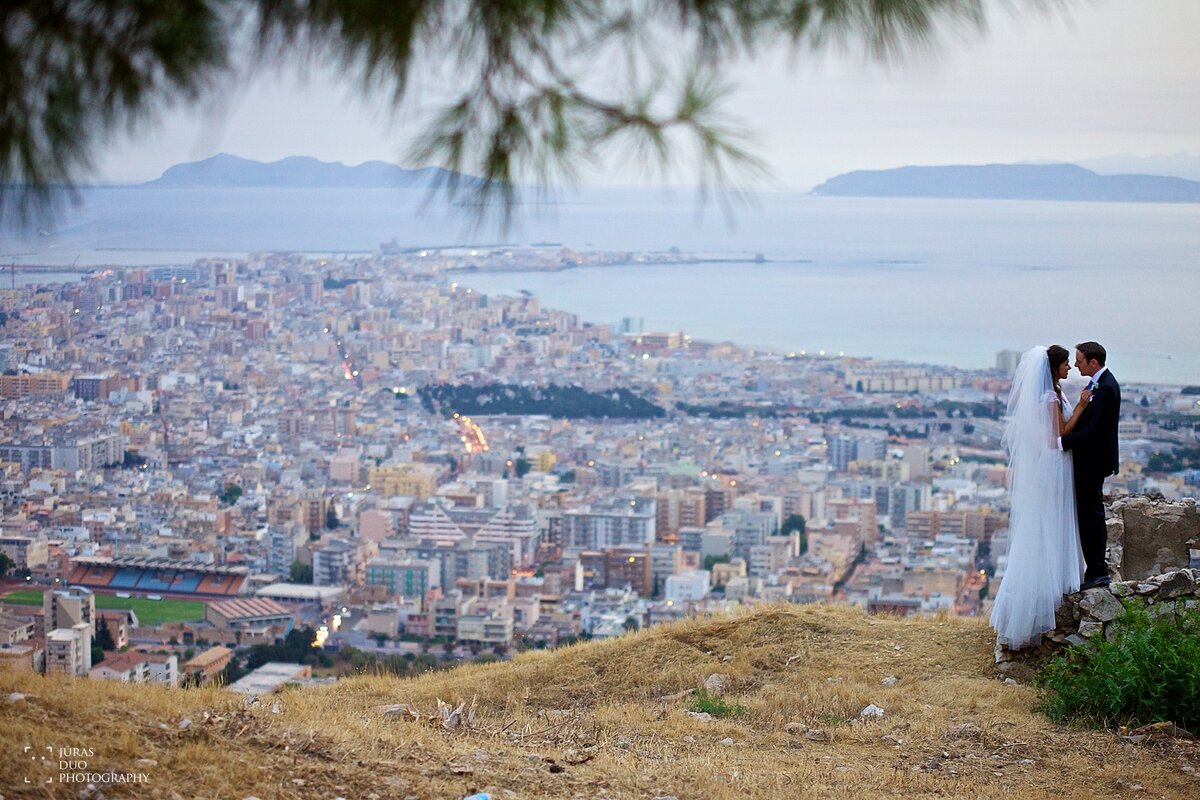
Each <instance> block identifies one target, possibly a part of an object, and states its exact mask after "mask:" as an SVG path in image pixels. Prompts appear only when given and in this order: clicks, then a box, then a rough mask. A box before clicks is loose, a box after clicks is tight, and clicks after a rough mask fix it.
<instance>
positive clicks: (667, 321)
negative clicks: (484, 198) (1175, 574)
mask: <svg viewBox="0 0 1200 800" xmlns="http://www.w3.org/2000/svg"><path fill="white" fill-rule="evenodd" d="M383 242H388V243H391V242H395V244H396V245H397V246H399V247H401V248H430V249H433V248H447V247H463V246H477V247H482V248H492V247H503V248H513V247H528V246H541V247H547V246H555V247H557V246H562V247H568V248H571V249H573V250H576V251H581V252H582V251H628V252H631V253H634V254H646V253H654V252H664V251H668V250H670V249H672V248H676V249H677V250H678V251H679V252H680V253H683V254H686V255H688V256H690V257H692V259H691V261H692V262H693V263H684V264H653V263H634V264H628V265H624V266H597V267H578V268H572V269H567V270H562V271H557V272H500V273H487V274H483V273H472V274H464V275H462V276H460V277H459V278H458V280H459V282H460V283H462V284H463V285H466V286H471V287H473V288H475V289H477V290H479V291H481V292H485V293H488V294H494V293H509V294H512V293H518V292H529V293H532V294H534V295H536V296H538V297H539V298H541V299H542V300H543V302H544V304H545V305H546V306H549V307H554V308H560V309H564V310H566V311H570V312H572V313H576V314H578V315H579V316H580V317H581V318H582V319H586V320H590V321H593V322H597V323H608V324H614V325H616V324H620V323H621V322H622V321H623V320H629V323H628V324H629V325H632V326H633V327H635V328H637V327H640V328H641V329H643V330H646V331H682V332H683V333H685V334H686V335H688V336H691V337H693V338H697V339H705V340H719V341H725V340H727V341H732V342H735V343H738V344H743V345H755V346H760V347H765V348H770V349H777V350H779V351H781V352H800V351H805V352H808V353H816V352H821V351H824V352H826V353H827V354H838V353H845V354H847V355H855V356H870V357H875V358H881V359H896V360H903V361H907V362H913V363H928V364H945V365H954V366H960V367H967V368H987V367H991V366H993V365H994V364H995V361H996V354H997V352H999V351H1001V350H1025V349H1027V348H1029V347H1030V346H1032V345H1035V344H1050V343H1060V344H1064V345H1066V346H1068V347H1070V346H1071V345H1073V344H1075V343H1076V342H1080V341H1084V340H1096V341H1099V342H1101V343H1102V344H1104V345H1105V346H1106V347H1107V348H1108V351H1109V366H1110V368H1111V369H1112V371H1113V372H1114V374H1116V375H1117V376H1118V377H1119V378H1121V379H1122V380H1125V381H1132V382H1137V383H1146V384H1168V385H1172V384H1177V385H1187V384H1200V205H1198V204H1166V203H1163V204H1151V203H1080V202H1046V201H1013V200H937V199H896V198H835V197H817V196H812V195H807V194H799V193H758V194H753V195H743V196H739V197H734V198H730V197H715V196H708V197H703V196H700V195H698V194H696V193H694V192H687V191H666V190H660V189H646V190H636V189H609V190H602V189H589V190H578V191H573V192H564V193H560V194H558V195H556V196H544V195H541V194H536V193H531V194H527V195H524V196H522V199H521V202H520V203H519V204H518V205H517V206H516V207H515V208H514V209H513V217H512V219H511V221H509V223H508V224H505V223H504V222H503V221H502V220H501V219H500V216H499V215H498V214H496V213H494V212H487V211H482V212H481V210H480V208H479V207H478V206H476V205H473V204H471V203H469V202H464V201H454V202H449V201H447V199H446V198H445V197H443V196H440V195H436V194H431V193H430V192H429V191H427V190H423V189H369V190H352V189H249V188H245V189H152V188H145V187H100V188H91V189H85V190H82V191H81V192H80V193H79V194H78V197H77V198H76V200H75V202H74V203H70V204H66V205H64V206H63V207H62V208H61V209H60V211H59V212H58V213H57V215H56V216H54V217H53V218H52V219H45V220H42V221H40V222H38V223H36V224H35V225H34V226H33V227H32V228H26V229H22V230H14V229H11V228H10V229H7V230H4V231H0V266H4V267H7V268H8V269H5V270H4V272H10V271H11V275H2V276H0V277H2V278H3V280H0V285H5V284H7V283H8V281H10V280H14V281H15V280H20V281H22V282H38V281H48V280H69V279H77V276H75V275H71V274H65V273H64V274H58V275H55V274H47V273H32V272H30V273H22V272H21V271H20V266H21V265H28V264H37V265H43V266H54V265H59V266H64V267H73V268H78V267H80V266H102V265H154V264H187V263H191V262H192V261H194V260H195V259H196V258H199V257H203V256H213V255H215V256H228V255H235V256H237V255H245V254H246V253H250V252H258V251H273V250H279V251H293V252H304V253H312V254H314V255H316V254H319V255H322V256H326V257H332V258H338V257H352V256H354V255H360V254H363V253H370V252H374V251H376V250H378V248H379V247H380V244H381V243H383Z"/></svg>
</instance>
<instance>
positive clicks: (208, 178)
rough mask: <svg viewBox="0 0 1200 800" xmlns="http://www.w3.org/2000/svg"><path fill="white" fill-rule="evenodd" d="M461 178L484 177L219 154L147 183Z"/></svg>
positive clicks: (413, 183)
mask: <svg viewBox="0 0 1200 800" xmlns="http://www.w3.org/2000/svg"><path fill="white" fill-rule="evenodd" d="M451 181H457V184H458V186H460V187H463V188H467V189H469V188H473V187H475V186H478V185H479V184H480V183H481V179H480V178H476V177H474V176H471V175H463V174H461V173H456V172H452V171H450V170H446V169H442V168H441V167H425V168H424V169H404V168H402V167H398V166H396V165H395V164H388V163H387V162H384V161H366V162H363V163H362V164H359V165H358V166H355V167H348V166H346V165H345V164H342V163H341V162H336V163H330V162H328V161H318V160H317V159H315V158H309V157H307V156H291V157H289V158H284V159H281V160H279V161H273V162H271V163H263V162H261V161H253V160H251V159H248V158H239V157H238V156H231V155H229V154H227V153H218V154H217V155H215V156H213V157H212V158H206V159H204V160H203V161H193V162H191V163H187V164H176V165H175V166H173V167H170V168H168V169H167V170H166V171H165V172H164V173H163V174H162V177H160V178H157V179H155V180H152V181H147V182H146V183H144V184H142V185H143V186H147V187H153V188H157V189H173V188H181V189H182V188H197V187H214V188H246V189H250V188H254V189H261V188H279V189H391V188H430V187H436V186H444V185H446V184H447V183H449V182H451Z"/></svg>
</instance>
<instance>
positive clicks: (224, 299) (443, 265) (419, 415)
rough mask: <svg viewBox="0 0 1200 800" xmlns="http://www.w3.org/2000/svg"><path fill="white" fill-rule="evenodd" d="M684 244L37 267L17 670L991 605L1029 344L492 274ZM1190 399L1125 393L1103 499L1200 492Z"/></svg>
mask: <svg viewBox="0 0 1200 800" xmlns="http://www.w3.org/2000/svg"><path fill="white" fill-rule="evenodd" d="M686 257H687V256H686V255H681V254H679V253H678V252H675V253H672V254H667V255H664V254H633V253H584V252H576V251H573V250H570V249H568V248H564V247H562V246H560V245H556V246H546V247H532V248H525V249H503V250H485V249H482V248H478V249H469V248H462V249H445V250H433V249H426V250H415V249H414V250H413V251H409V252H398V251H397V250H396V248H394V247H393V248H388V247H386V246H385V247H384V248H383V250H382V252H381V253H380V254H378V255H376V256H372V257H366V256H364V257H357V258H343V259H333V258H329V259H320V258H314V257H308V256H303V255H298V254H256V255H252V256H249V257H246V258H244V259H205V260H201V261H198V262H196V263H195V264H191V265H180V266H162V267H136V268H135V267H128V268H126V267H111V268H106V269H103V270H100V271H97V272H94V273H91V274H89V275H86V276H85V277H84V278H83V279H82V280H80V281H78V282H67V283H59V284H37V283H33V284H30V285H26V286H16V285H15V282H14V285H13V287H12V288H10V289H7V290H4V291H0V317H2V319H0V323H2V324H3V330H4V337H3V343H2V345H0V367H2V368H3V375H0V395H2V396H3V397H4V414H3V424H2V427H0V466H2V468H3V479H2V482H0V501H2V502H3V521H2V522H0V552H3V554H4V558H5V561H4V565H5V566H6V568H7V571H8V578H7V581H6V584H5V586H4V587H3V589H2V590H0V594H4V595H8V597H7V599H6V600H5V601H4V604H3V612H2V613H0V637H2V638H0V660H2V661H3V662H4V663H7V664H9V665H10V666H15V667H16V668H19V669H29V670H36V671H45V672H47V673H68V674H74V675H90V676H91V677H93V678H106V679H116V680H125V681H149V680H157V681H164V682H168V683H176V684H178V683H187V682H196V683H205V682H209V681H217V680H224V681H228V682H229V684H230V686H231V688H233V689H236V690H240V691H246V692H260V691H263V690H267V689H270V688H275V687H278V686H281V685H283V684H285V683H291V682H296V681H309V680H332V679H334V678H335V677H336V676H337V675H343V674H349V673H350V671H351V665H352V664H357V666H360V667H361V665H362V659H361V654H364V653H365V654H370V656H371V657H372V658H377V659H383V658H388V659H393V658H397V659H404V660H406V662H407V664H408V665H409V666H410V667H412V668H418V667H421V666H425V667H428V666H433V665H440V666H445V665H448V664H454V663H458V662H459V661H464V660H478V659H481V658H483V659H491V658H504V657H507V656H509V655H511V654H513V653H515V652H519V651H521V650H525V649H531V648H550V647H555V646H558V645H560V644H563V643H568V642H573V641H577V640H579V639H581V638H593V639H602V638H610V637H615V636H620V635H622V634H624V633H625V632H626V631H629V630H637V629H641V628H645V627H648V626H651V625H655V624H658V623H661V622H666V621H671V620H677V619H683V618H689V617H700V616H704V615H708V614H714V613H722V612H728V611H732V610H734V609H736V608H738V607H741V606H748V605H753V604H756V603H764V602H790V603H832V604H847V605H854V606H859V607H861V608H863V609H866V610H868V611H870V612H879V613H887V614H900V615H909V614H916V613H924V614H930V613H937V612H944V613H947V614H952V615H962V616H976V615H980V613H981V611H984V612H985V611H986V608H987V603H988V598H989V597H990V596H992V595H994V589H995V586H996V585H997V582H998V579H999V577H1000V576H1001V575H1002V574H1003V568H1004V553H1005V551H1006V534H1007V507H1006V503H1007V499H1006V487H1005V480H1006V467H1005V457H1004V453H1003V451H1002V449H1001V446H1000V436H1001V433H1002V430H1003V414H1004V403H1005V398H1006V397H1007V392H1008V376H1009V375H1010V374H1011V371H1012V369H1013V367H1014V366H1015V359H1016V358H1018V357H1019V353H1016V352H1007V351H1006V352H1002V353H999V354H997V357H996V366H995V368H994V369H992V370H986V371H975V370H964V369H955V368H950V367H935V366H929V365H916V364H904V363H897V362H883V361H874V360H871V359H866V358H860V357H855V356H852V355H847V354H842V353H837V354H834V353H825V352H819V353H807V352H788V353H782V352H767V351H764V350H757V349H753V348H747V347H743V346H739V345H736V344H732V343H728V342H706V341H698V340H694V339H692V338H691V337H690V336H688V335H687V333H686V332H685V331H648V330H643V325H642V323H641V322H640V321H639V320H637V319H628V318H627V319H625V320H623V321H622V322H621V324H619V325H617V326H609V325H605V324H597V323H594V322H591V321H587V320H581V319H578V318H577V317H576V316H575V315H572V314H568V313H564V312H561V311H557V310H554V309H550V308H545V307H543V306H542V304H541V302H540V301H539V299H538V298H537V297H534V296H532V295H529V294H528V293H523V294H520V295H517V296H487V295H483V294H481V293H479V292H477V291H475V290H473V289H472V288H470V281H471V274H472V273H473V272H477V271H480V270H500V269H503V270H519V269H563V268H570V267H572V266H576V265H580V264H607V263H641V262H644V261H649V262H653V261H655V260H663V259H674V260H679V259H685V258H686ZM1198 391H1200V390H1197V389H1195V387H1179V386H1149V385H1135V386H1132V387H1131V388H1130V390H1129V395H1128V397H1129V400H1128V401H1127V403H1126V408H1125V411H1124V415H1123V420H1122V422H1121V437H1122V439H1121V446H1122V465H1123V466H1122V471H1121V473H1120V474H1119V475H1118V476H1117V477H1116V478H1114V479H1110V480H1109V482H1108V484H1107V487H1106V488H1107V491H1109V492H1112V493H1114V494H1123V493H1126V492H1139V493H1160V494H1162V495H1164V496H1165V497H1166V498H1168V499H1175V498H1179V497H1182V496H1184V495H1188V494H1194V491H1195V489H1194V487H1195V486H1197V485H1200V450H1198V436H1200V434H1198V431H1200V402H1198V397H1200V394H1198ZM298 641H299V643H300V644H301V645H303V647H304V648H307V649H308V650H309V651H310V652H309V654H310V655H311V653H313V652H318V653H321V654H322V655H324V654H329V656H328V657H322V658H321V659H320V660H318V661H317V662H316V663H315V664H314V663H311V662H312V661H313V659H312V658H307V659H305V661H306V662H308V663H296V662H294V661H292V660H290V659H289V658H288V657H287V656H285V655H284V654H285V653H293V654H294V653H295V648H294V647H293V648H292V649H291V650H288V649H287V647H286V645H285V643H287V644H291V645H295V644H296V643H297V642H298ZM255 647H257V648H258V650H257V651H256V652H257V654H258V655H257V656H253V657H251V658H249V659H246V656H247V653H250V652H252V651H254V648H255ZM272 648H274V649H272ZM348 653H357V654H360V658H359V660H358V661H357V662H352V661H349V660H348V657H347V654H348ZM335 654H337V655H338V660H337V661H336V662H335V660H334V656H335ZM239 660H246V663H245V665H244V667H245V668H241V667H239ZM231 663H232V665H233V667H234V669H232V670H231V669H230V665H231ZM390 663H396V662H395V661H392V662H390Z"/></svg>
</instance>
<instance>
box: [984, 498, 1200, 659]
mask: <svg viewBox="0 0 1200 800" xmlns="http://www.w3.org/2000/svg"><path fill="white" fill-rule="evenodd" d="M1108 513H1109V518H1108V566H1109V572H1110V573H1111V574H1112V575H1113V581H1112V583H1110V584H1109V585H1108V586H1102V587H1097V588H1094V589H1088V590H1086V591H1081V592H1075V593H1073V594H1069V595H1067V596H1066V597H1065V598H1064V600H1063V604H1062V605H1061V606H1059V609H1058V613H1057V619H1056V620H1055V622H1056V625H1055V628H1054V630H1052V631H1047V632H1046V633H1045V634H1044V635H1043V637H1042V644H1041V645H1040V646H1038V647H1028V648H1023V649H1021V650H1009V649H1008V648H1007V647H1004V646H1001V645H997V647H996V665H997V668H998V669H999V670H1000V672H1001V673H1003V674H1005V675H1007V676H1009V677H1015V678H1018V679H1022V680H1027V679H1029V678H1031V677H1033V675H1034V673H1035V672H1036V670H1037V668H1038V667H1039V666H1040V665H1041V664H1042V663H1044V662H1045V661H1046V660H1047V659H1049V658H1051V657H1052V656H1054V655H1056V654H1057V653H1058V652H1059V651H1061V650H1062V648H1063V647H1065V646H1067V645H1071V644H1084V643H1085V642H1086V641H1087V640H1088V638H1089V637H1091V636H1094V635H1097V634H1099V635H1101V636H1104V637H1106V638H1109V639H1111V638H1112V637H1113V636H1114V635H1115V631H1114V630H1113V627H1112V626H1113V623H1114V622H1115V621H1116V620H1119V619H1120V618H1121V617H1122V616H1124V614H1125V605H1124V603H1126V602H1135V603H1139V604H1142V605H1144V606H1146V607H1147V608H1149V609H1150V611H1151V613H1152V614H1154V615H1156V616H1161V615H1171V616H1172V617H1173V618H1174V617H1175V616H1176V615H1178V614H1179V613H1180V612H1182V611H1185V610H1188V609H1200V569H1196V568H1191V566H1190V565H1191V564H1192V563H1193V554H1194V553H1195V551H1196V550H1197V549H1200V512H1198V511H1197V509H1196V502H1195V501H1194V500H1192V499H1187V500H1182V501H1179V502H1167V501H1164V500H1156V499H1152V498H1148V497H1125V498H1120V499H1118V500H1116V501H1114V502H1113V503H1111V504H1110V505H1109V507H1108Z"/></svg>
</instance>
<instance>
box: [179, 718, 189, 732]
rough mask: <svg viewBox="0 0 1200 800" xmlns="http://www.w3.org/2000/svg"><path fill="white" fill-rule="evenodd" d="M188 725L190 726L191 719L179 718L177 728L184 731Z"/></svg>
mask: <svg viewBox="0 0 1200 800" xmlns="http://www.w3.org/2000/svg"><path fill="white" fill-rule="evenodd" d="M190 727H192V721H191V720H190V719H187V718H184V719H181V720H179V730H181V731H186V730H187V729H188V728H190Z"/></svg>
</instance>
